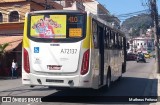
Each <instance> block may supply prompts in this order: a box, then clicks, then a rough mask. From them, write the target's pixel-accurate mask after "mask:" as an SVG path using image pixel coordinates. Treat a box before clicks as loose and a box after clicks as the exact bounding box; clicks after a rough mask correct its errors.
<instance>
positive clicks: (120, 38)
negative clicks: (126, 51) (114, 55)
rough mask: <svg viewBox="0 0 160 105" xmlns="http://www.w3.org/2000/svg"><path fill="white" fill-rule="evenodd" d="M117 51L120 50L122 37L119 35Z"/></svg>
mask: <svg viewBox="0 0 160 105" xmlns="http://www.w3.org/2000/svg"><path fill="white" fill-rule="evenodd" d="M119 49H122V37H121V36H120V35H119Z"/></svg>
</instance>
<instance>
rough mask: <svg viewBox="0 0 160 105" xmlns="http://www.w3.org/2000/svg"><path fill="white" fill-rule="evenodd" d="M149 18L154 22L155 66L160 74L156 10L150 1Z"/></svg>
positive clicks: (154, 3) (154, 4) (155, 5)
mask: <svg viewBox="0 0 160 105" xmlns="http://www.w3.org/2000/svg"><path fill="white" fill-rule="evenodd" d="M150 5H151V16H152V19H153V22H154V38H155V39H154V40H155V53H156V66H157V73H160V51H159V36H158V10H157V4H156V0H150Z"/></svg>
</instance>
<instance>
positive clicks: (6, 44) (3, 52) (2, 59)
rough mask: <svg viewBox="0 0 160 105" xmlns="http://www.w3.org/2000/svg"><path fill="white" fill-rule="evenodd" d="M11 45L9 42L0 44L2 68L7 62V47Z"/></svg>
mask: <svg viewBox="0 0 160 105" xmlns="http://www.w3.org/2000/svg"><path fill="white" fill-rule="evenodd" d="M7 46H9V43H4V44H0V68H3V66H4V65H3V62H5V59H4V58H5V55H6V50H5V49H6V47H7Z"/></svg>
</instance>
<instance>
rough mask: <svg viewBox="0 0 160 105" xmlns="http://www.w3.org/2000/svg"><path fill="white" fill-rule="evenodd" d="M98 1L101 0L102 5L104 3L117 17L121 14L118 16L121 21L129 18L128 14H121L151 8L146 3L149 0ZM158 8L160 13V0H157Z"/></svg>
mask: <svg viewBox="0 0 160 105" xmlns="http://www.w3.org/2000/svg"><path fill="white" fill-rule="evenodd" d="M97 1H98V2H100V3H101V4H102V5H104V6H105V7H106V9H107V10H109V12H110V14H112V15H115V16H117V17H118V16H119V17H118V18H119V19H120V20H121V21H124V20H125V19H126V18H129V17H126V16H125V17H123V16H122V15H121V14H128V13H133V12H138V11H143V10H146V9H149V7H148V5H147V4H146V3H148V0H97ZM157 8H158V13H159V14H160V0H157ZM146 12H147V11H146ZM144 13H145V12H144ZM120 15H121V16H120ZM135 15H136V14H135Z"/></svg>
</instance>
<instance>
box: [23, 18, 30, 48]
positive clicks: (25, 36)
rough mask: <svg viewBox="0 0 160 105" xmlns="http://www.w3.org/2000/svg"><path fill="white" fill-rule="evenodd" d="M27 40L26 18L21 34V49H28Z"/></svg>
mask: <svg viewBox="0 0 160 105" xmlns="http://www.w3.org/2000/svg"><path fill="white" fill-rule="evenodd" d="M29 46H30V45H29V39H28V37H27V17H26V18H25V22H24V32H23V48H29Z"/></svg>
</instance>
